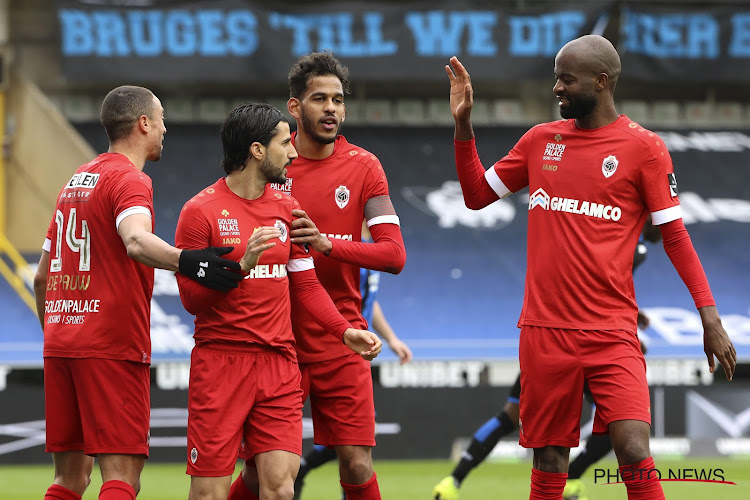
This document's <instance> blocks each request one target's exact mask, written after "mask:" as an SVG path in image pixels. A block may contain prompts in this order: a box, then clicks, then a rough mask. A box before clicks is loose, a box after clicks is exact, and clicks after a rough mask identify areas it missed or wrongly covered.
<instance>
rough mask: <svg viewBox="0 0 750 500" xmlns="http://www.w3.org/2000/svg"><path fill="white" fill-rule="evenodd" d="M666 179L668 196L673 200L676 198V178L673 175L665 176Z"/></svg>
mask: <svg viewBox="0 0 750 500" xmlns="http://www.w3.org/2000/svg"><path fill="white" fill-rule="evenodd" d="M667 179H669V194H671V195H672V198H674V197H675V196H677V178H676V177H675V176H674V174H667Z"/></svg>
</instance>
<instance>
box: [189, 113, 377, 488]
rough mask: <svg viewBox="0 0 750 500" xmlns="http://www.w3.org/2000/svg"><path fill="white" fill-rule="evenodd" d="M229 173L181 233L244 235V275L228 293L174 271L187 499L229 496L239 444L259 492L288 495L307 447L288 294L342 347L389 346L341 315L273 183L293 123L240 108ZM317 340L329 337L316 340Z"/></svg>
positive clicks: (198, 201)
mask: <svg viewBox="0 0 750 500" xmlns="http://www.w3.org/2000/svg"><path fill="white" fill-rule="evenodd" d="M221 139H222V144H223V146H224V159H223V161H222V167H223V168H224V171H225V172H226V173H227V176H226V177H225V178H221V179H219V180H218V181H217V182H215V183H214V184H213V185H211V186H209V187H207V188H206V189H204V190H202V191H201V192H200V193H198V194H197V195H196V196H195V197H193V199H191V200H190V201H188V202H187V203H186V204H185V206H184V207H183V209H182V213H181V214H180V218H179V221H178V223H177V233H176V236H175V240H176V241H177V242H178V244H179V245H181V246H184V247H187V248H192V247H196V246H201V245H203V244H206V243H209V244H214V243H217V242H220V241H222V240H224V239H231V240H237V241H247V245H246V247H245V250H244V254H243V252H242V250H239V249H238V250H237V251H236V252H232V253H230V254H229V255H228V257H229V258H235V259H238V260H239V264H240V268H241V269H242V271H243V272H244V273H246V274H245V276H244V279H243V280H242V282H241V284H240V286H239V287H238V289H237V290H235V291H234V292H233V293H230V294H221V293H213V292H207V291H205V290H203V289H200V288H198V287H196V286H195V285H193V283H192V282H191V281H189V280H187V279H185V278H184V277H182V276H181V275H179V274H178V275H177V282H178V285H179V287H180V298H181V299H182V303H183V304H184V306H185V308H186V309H187V310H188V311H189V312H190V313H192V314H195V315H196V319H195V333H194V337H195V348H193V352H192V354H191V358H190V386H189V395H188V426H187V439H188V447H187V449H188V468H187V472H188V474H190V476H192V477H191V480H190V495H189V498H190V500H218V499H226V498H228V497H229V495H230V490H231V488H232V473H233V472H234V468H235V464H236V462H237V450H238V449H239V448H240V447H241V449H242V450H243V455H244V457H245V459H246V460H248V461H251V462H252V464H253V467H252V468H253V470H254V471H256V474H257V476H256V477H257V483H258V494H260V496H262V497H263V498H264V499H268V500H271V499H273V500H290V499H291V498H292V496H293V495H294V478H295V476H296V475H297V470H298V469H299V463H300V455H301V452H302V390H301V389H300V372H299V368H298V367H297V356H296V353H295V350H294V335H293V334H292V322H291V302H290V297H293V298H295V299H296V301H297V306H298V307H299V308H300V311H299V312H300V314H303V315H304V316H305V318H306V319H307V320H308V321H313V322H316V323H319V324H320V325H323V326H324V327H325V328H326V331H327V336H330V337H331V339H332V342H333V343H334V344H336V347H337V348H338V347H341V348H342V349H344V350H346V351H348V352H352V351H354V352H352V354H354V355H355V356H356V357H357V358H358V359H361V360H362V362H363V363H367V364H368V365H369V361H370V360H372V359H373V358H374V357H375V356H376V355H377V354H378V352H379V351H380V348H381V346H382V344H381V342H380V340H379V339H378V338H377V336H376V335H375V334H373V333H371V332H368V331H365V330H362V329H354V328H352V327H351V324H350V323H349V321H347V320H346V319H344V318H343V317H342V316H341V314H340V313H339V312H338V311H337V310H336V307H335V306H334V304H333V302H332V301H331V299H330V297H329V296H328V294H326V292H325V290H324V289H323V287H322V286H320V283H319V282H318V279H317V277H316V275H315V266H314V265H313V260H312V258H311V257H310V256H309V254H308V253H307V251H306V250H305V248H304V247H303V246H302V245H301V244H298V243H294V242H292V241H291V237H290V236H289V231H290V228H291V226H292V220H293V218H294V216H293V215H292V211H293V210H294V209H295V208H298V207H299V204H298V203H297V201H296V200H295V199H294V198H292V197H291V196H289V195H288V194H283V193H279V192H277V191H275V190H273V189H272V188H271V187H270V186H269V183H270V182H282V183H283V182H284V181H285V180H286V169H287V168H288V167H289V165H290V164H291V163H292V160H294V159H295V158H296V157H297V152H296V151H295V149H294V146H293V145H292V137H291V135H290V134H289V124H288V123H287V121H286V119H285V118H284V116H283V115H282V114H281V112H280V111H279V110H277V109H276V108H273V107H271V106H269V105H267V104H246V105H242V106H238V107H237V108H235V109H234V110H232V112H231V113H230V114H229V116H228V117H227V119H226V120H225V121H224V125H223V126H222V129H221ZM311 341H318V342H319V341H322V339H320V338H318V339H313V340H311Z"/></svg>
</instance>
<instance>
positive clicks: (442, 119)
mask: <svg viewBox="0 0 750 500" xmlns="http://www.w3.org/2000/svg"><path fill="white" fill-rule="evenodd" d="M427 116H428V118H429V120H430V122H431V123H433V124H436V125H453V115H451V103H450V101H449V100H448V99H447V98H440V99H430V100H429V102H428V103H427Z"/></svg>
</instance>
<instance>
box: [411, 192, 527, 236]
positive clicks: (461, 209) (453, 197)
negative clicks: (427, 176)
mask: <svg viewBox="0 0 750 500" xmlns="http://www.w3.org/2000/svg"><path fill="white" fill-rule="evenodd" d="M401 193H402V194H403V196H404V198H405V199H406V201H408V202H409V203H411V204H412V205H413V206H414V207H415V208H417V209H419V210H421V211H422V212H425V213H427V214H429V215H435V216H437V218H438V226H439V227H441V228H444V229H450V228H453V227H456V226H466V227H470V228H472V229H489V230H497V229H501V228H503V227H505V226H507V225H508V224H510V223H511V222H513V219H514V218H515V216H516V208H515V206H513V203H512V202H510V201H509V200H506V199H501V200H498V201H496V202H494V203H491V204H490V205H488V206H486V207H484V208H483V209H481V210H471V209H469V208H467V207H466V203H464V197H463V194H462V193H461V185H460V184H459V183H458V181H445V182H444V183H443V184H442V185H441V186H440V187H439V188H437V189H436V188H428V187H426V186H415V187H405V188H402V190H401ZM422 198H424V199H422Z"/></svg>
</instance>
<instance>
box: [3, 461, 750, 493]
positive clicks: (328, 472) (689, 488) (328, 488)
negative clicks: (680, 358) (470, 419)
mask: <svg viewBox="0 0 750 500" xmlns="http://www.w3.org/2000/svg"><path fill="white" fill-rule="evenodd" d="M656 463H657V466H658V467H659V468H660V469H662V470H665V469H666V468H672V469H677V468H698V469H700V468H714V469H716V468H721V469H723V470H724V477H725V480H727V481H734V482H735V483H737V486H727V485H720V484H704V483H662V484H663V487H664V492H665V494H666V497H667V498H669V499H679V500H693V499H695V500H705V499H706V498H711V499H717V500H719V499H720V500H747V499H750V459H742V460H740V459H737V460H734V459H726V458H706V459H685V460H663V459H658V458H657V460H656ZM597 467H600V468H609V469H614V468H615V463H614V462H613V461H604V462H601V463H599V464H597ZM375 469H376V471H377V472H378V482H379V483H380V491H381V493H382V497H383V498H384V499H385V500H430V493H431V491H432V487H433V486H434V485H435V483H437V482H438V481H440V480H441V479H442V478H443V477H445V476H446V475H448V474H449V473H450V471H451V469H452V464H451V463H450V462H448V461H447V460H424V461H397V460H393V461H384V460H381V461H376V462H375ZM529 474H530V464H529V463H527V462H510V463H505V462H501V463H498V462H494V463H487V464H483V465H482V466H481V467H479V468H478V469H476V470H475V471H473V472H472V473H471V474H470V475H469V477H468V478H467V479H466V481H465V482H464V484H463V487H462V488H461V500H497V499H498V498H502V499H526V498H528V495H529ZM52 475H53V469H52V466H20V465H19V466H0V498H1V499H3V500H6V499H7V500H41V499H42V498H43V496H44V492H45V491H46V489H47V487H48V486H49V484H50V483H51V481H52ZM141 480H142V485H143V486H142V490H141V494H140V495H139V496H138V498H139V500H184V499H186V498H187V493H188V487H189V484H190V479H189V477H188V476H186V475H185V466H184V464H157V463H151V464H148V463H147V464H146V468H145V470H144V472H143V476H142V478H141ZM584 480H585V482H586V485H587V486H588V491H589V496H590V498H591V500H615V499H617V500H625V499H626V498H627V496H626V494H625V487H624V486H623V485H596V484H594V477H593V470H591V471H589V472H588V473H587V474H586V475H585V476H584ZM100 487H101V477H100V476H99V471H98V470H97V469H94V474H93V481H92V483H91V486H89V489H88V491H87V492H86V494H85V495H84V497H83V498H84V499H88V500H92V499H96V498H97V496H98V493H99V488H100ZM339 495H340V489H339V486H338V469H337V467H336V465H335V464H327V465H324V466H323V467H321V468H320V469H318V470H316V471H313V472H312V473H310V475H309V476H307V479H306V484H305V490H304V494H303V499H304V500H338V499H339V498H340V496H339Z"/></svg>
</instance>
